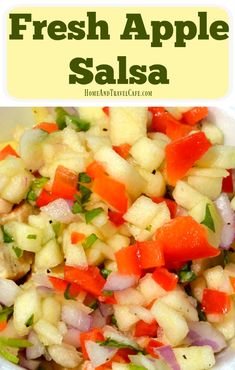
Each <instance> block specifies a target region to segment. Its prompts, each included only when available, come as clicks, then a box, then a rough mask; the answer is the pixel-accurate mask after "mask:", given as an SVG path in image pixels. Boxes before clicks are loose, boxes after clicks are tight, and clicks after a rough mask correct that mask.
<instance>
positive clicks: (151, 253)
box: [136, 240, 165, 269]
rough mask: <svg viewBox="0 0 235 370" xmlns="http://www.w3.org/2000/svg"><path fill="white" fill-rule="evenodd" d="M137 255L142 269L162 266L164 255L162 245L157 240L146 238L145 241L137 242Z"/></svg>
mask: <svg viewBox="0 0 235 370" xmlns="http://www.w3.org/2000/svg"><path fill="white" fill-rule="evenodd" d="M136 245H137V256H138V258H139V264H140V267H141V268H142V269H149V268H153V267H158V266H163V265H164V263H165V261H164V255H163V250H162V245H161V243H159V242H158V241H154V240H147V241H145V242H137V243H136Z"/></svg>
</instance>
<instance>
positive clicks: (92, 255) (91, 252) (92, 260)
mask: <svg viewBox="0 0 235 370" xmlns="http://www.w3.org/2000/svg"><path fill="white" fill-rule="evenodd" d="M86 256H87V261H88V264H89V265H99V264H100V263H102V262H103V261H104V260H105V259H106V258H108V259H110V260H114V252H113V250H112V249H111V248H110V247H109V246H108V245H107V244H106V243H104V242H102V241H101V240H96V242H95V243H94V244H93V245H92V247H91V248H88V249H87V251H86Z"/></svg>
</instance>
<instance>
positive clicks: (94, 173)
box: [86, 161, 105, 179]
mask: <svg viewBox="0 0 235 370" xmlns="http://www.w3.org/2000/svg"><path fill="white" fill-rule="evenodd" d="M86 173H87V174H88V175H89V176H90V177H91V178H92V179H95V178H96V177H100V176H103V175H105V169H104V167H103V166H102V164H100V163H98V162H96V161H94V162H92V163H90V164H89V165H88V166H87V168H86Z"/></svg>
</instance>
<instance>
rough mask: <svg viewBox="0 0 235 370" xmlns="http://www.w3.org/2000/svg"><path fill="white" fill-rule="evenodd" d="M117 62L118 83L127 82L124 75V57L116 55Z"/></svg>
mask: <svg viewBox="0 0 235 370" xmlns="http://www.w3.org/2000/svg"><path fill="white" fill-rule="evenodd" d="M117 60H118V63H119V78H118V80H117V83H118V84H120V85H121V84H127V83H128V79H127V77H126V57H124V56H118V57H117Z"/></svg>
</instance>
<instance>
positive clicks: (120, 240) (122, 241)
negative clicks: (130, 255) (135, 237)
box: [107, 233, 130, 253]
mask: <svg viewBox="0 0 235 370" xmlns="http://www.w3.org/2000/svg"><path fill="white" fill-rule="evenodd" d="M107 244H108V245H109V246H110V247H111V248H112V250H113V252H114V253H115V252H117V251H119V249H121V248H123V247H127V246H128V245H130V238H128V237H127V236H124V235H121V234H118V233H117V234H115V235H113V236H112V237H111V238H110V239H108V240H107Z"/></svg>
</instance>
